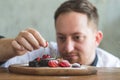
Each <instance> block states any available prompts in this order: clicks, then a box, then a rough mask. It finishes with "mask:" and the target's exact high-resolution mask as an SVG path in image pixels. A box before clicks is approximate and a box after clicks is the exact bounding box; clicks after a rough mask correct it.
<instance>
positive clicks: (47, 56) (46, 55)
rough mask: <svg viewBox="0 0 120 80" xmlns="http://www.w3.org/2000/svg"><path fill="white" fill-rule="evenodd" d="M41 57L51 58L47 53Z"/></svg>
mask: <svg viewBox="0 0 120 80" xmlns="http://www.w3.org/2000/svg"><path fill="white" fill-rule="evenodd" d="M42 58H43V59H46V58H51V56H50V55H48V54H45V55H43V56H42Z"/></svg>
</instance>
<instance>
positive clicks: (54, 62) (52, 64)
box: [48, 60, 59, 67]
mask: <svg viewBox="0 0 120 80" xmlns="http://www.w3.org/2000/svg"><path fill="white" fill-rule="evenodd" d="M48 66H49V67H58V66H59V65H58V61H57V60H50V61H49V62H48Z"/></svg>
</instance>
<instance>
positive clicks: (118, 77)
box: [0, 68, 120, 80]
mask: <svg viewBox="0 0 120 80" xmlns="http://www.w3.org/2000/svg"><path fill="white" fill-rule="evenodd" d="M96 69H97V70H98V72H97V74H95V75H87V76H37V75H23V74H15V73H10V72H9V71H8V70H7V69H5V68H0V80H78V79H79V80H120V68H96Z"/></svg>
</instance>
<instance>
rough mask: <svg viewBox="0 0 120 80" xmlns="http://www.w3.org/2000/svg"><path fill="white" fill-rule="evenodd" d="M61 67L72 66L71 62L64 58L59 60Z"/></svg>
mask: <svg viewBox="0 0 120 80" xmlns="http://www.w3.org/2000/svg"><path fill="white" fill-rule="evenodd" d="M59 66H60V67H70V66H71V64H70V63H69V62H68V61H67V60H62V61H60V62H59Z"/></svg>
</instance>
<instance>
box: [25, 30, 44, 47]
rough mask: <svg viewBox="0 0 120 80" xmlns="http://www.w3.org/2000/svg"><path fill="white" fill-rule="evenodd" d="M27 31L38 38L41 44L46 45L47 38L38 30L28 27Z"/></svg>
mask: <svg viewBox="0 0 120 80" xmlns="http://www.w3.org/2000/svg"><path fill="white" fill-rule="evenodd" d="M27 31H28V32H30V33H31V34H33V36H34V37H35V38H36V39H37V41H38V42H39V44H40V45H41V46H43V47H45V46H46V40H45V39H44V38H43V37H42V36H41V35H40V33H39V32H38V31H37V30H35V29H32V28H28V29H27Z"/></svg>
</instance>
